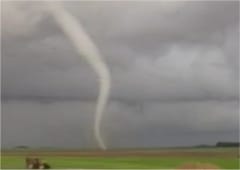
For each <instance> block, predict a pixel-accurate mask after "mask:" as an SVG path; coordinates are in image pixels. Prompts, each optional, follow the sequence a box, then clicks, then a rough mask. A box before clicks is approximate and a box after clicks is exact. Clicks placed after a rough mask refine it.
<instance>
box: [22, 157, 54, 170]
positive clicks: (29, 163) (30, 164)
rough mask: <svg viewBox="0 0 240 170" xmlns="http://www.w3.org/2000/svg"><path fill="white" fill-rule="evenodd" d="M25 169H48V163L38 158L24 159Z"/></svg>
mask: <svg viewBox="0 0 240 170" xmlns="http://www.w3.org/2000/svg"><path fill="white" fill-rule="evenodd" d="M25 162H26V169H50V168H51V167H50V165H49V164H48V163H46V162H41V160H40V159H39V158H29V157H27V158H26V159H25Z"/></svg>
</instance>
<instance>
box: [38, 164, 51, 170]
mask: <svg viewBox="0 0 240 170" xmlns="http://www.w3.org/2000/svg"><path fill="white" fill-rule="evenodd" d="M50 168H51V166H50V165H49V164H48V163H42V164H41V166H40V168H39V169H50Z"/></svg>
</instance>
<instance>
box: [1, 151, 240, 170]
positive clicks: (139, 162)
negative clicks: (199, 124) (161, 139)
mask: <svg viewBox="0 0 240 170" xmlns="http://www.w3.org/2000/svg"><path fill="white" fill-rule="evenodd" d="M26 156H36V157H39V158H41V159H43V160H46V161H47V162H48V163H49V164H50V165H51V166H52V168H54V169H62V168H72V169H74V168H76V169H77V168H79V169H80V168H93V169H94V168H99V169H105V168H106V169H108V168H109V169H114V168H119V169H121V168H122V169H128V168H129V169H131V168H132V169H134V168H135V169H143V168H149V169H151V168H155V169H156V168H158V169H164V168H165V169H174V168H176V167H178V166H179V165H181V164H183V163H186V162H188V163H210V164H214V165H217V166H218V167H220V168H222V169H239V153H238V148H209V149H201V148H198V149H197V148H195V149H160V150H115V151H105V152H101V151H70V150H64V151H63V150H62V151H57V150H55V151H53V150H50V151H47V150H25V151H18V150H8V151H2V157H1V161H2V167H1V168H2V169H20V168H24V161H25V157H26Z"/></svg>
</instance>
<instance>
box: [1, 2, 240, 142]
mask: <svg viewBox="0 0 240 170" xmlns="http://www.w3.org/2000/svg"><path fill="white" fill-rule="evenodd" d="M2 6H3V8H2V44H1V45H2V63H3V64H2V99H3V101H5V102H3V112H2V114H3V120H4V122H5V123H4V124H3V127H5V128H4V129H5V131H4V132H3V140H4V142H5V144H6V143H11V145H15V144H16V143H17V142H18V141H22V142H23V143H24V142H26V143H28V142H27V140H28V139H30V138H31V137H30V135H27V134H26V135H25V137H23V136H22V137H20V136H18V135H15V134H14V133H18V134H22V132H20V131H19V132H13V131H14V129H15V128H17V129H19V127H18V126H20V124H23V126H26V127H25V128H29V127H36V128H37V126H39V127H41V129H42V130H41V131H42V133H43V135H44V134H45V133H47V131H50V132H49V133H54V134H56V135H58V136H59V137H60V136H61V135H66V137H69V138H73V136H71V135H70V134H69V133H68V132H70V131H71V132H73V134H77V133H79V134H80V133H81V134H80V138H81V139H77V138H73V139H72V140H70V141H69V143H68V144H69V146H70V145H71V146H77V145H78V144H79V146H80V145H81V146H87V144H86V143H88V142H89V141H93V136H92V134H91V133H90V135H88V133H87V131H88V130H90V131H91V128H90V126H89V124H91V123H89V124H88V125H87V124H86V123H85V122H86V121H88V122H93V120H92V117H91V116H93V115H92V114H91V113H93V112H94V110H93V108H94V107H93V104H95V100H96V97H97V95H98V85H97V83H98V82H97V79H96V78H97V76H96V75H95V74H94V72H93V70H91V68H90V66H89V65H88V64H87V63H86V61H85V60H83V59H81V58H79V56H78V55H77V53H76V52H75V49H74V48H73V46H72V45H71V44H70V42H69V41H68V40H67V39H66V37H65V36H64V35H63V33H62V32H61V30H60V29H59V28H58V26H57V25H56V24H55V21H54V20H53V18H52V17H51V16H50V15H49V14H48V13H47V12H46V10H45V9H44V8H43V7H44V6H43V4H42V3H41V2H31V3H30V2H24V3H23V2H3V3H2ZM64 6H65V7H66V8H67V9H68V10H69V11H70V12H71V13H72V14H73V15H74V16H76V17H77V18H78V19H79V20H80V21H81V22H82V24H83V26H84V27H85V28H86V30H87V32H88V33H89V34H90V35H91V37H92V38H93V39H94V41H95V42H96V44H97V45H98V47H99V49H100V51H101V53H102V54H103V56H104V58H105V60H106V62H107V64H108V66H109V68H110V71H111V75H112V81H113V82H112V85H113V86H112V88H111V101H110V104H109V108H108V109H109V110H108V112H109V113H106V116H105V121H106V125H104V126H109V128H110V127H111V128H110V129H112V131H113V132H110V131H109V130H108V129H107V128H105V131H106V137H107V138H108V140H109V145H111V146H126V145H127V143H128V142H130V143H131V144H129V145H134V144H136V143H137V141H139V139H140V138H141V133H143V134H144V135H146V136H145V137H144V135H143V137H142V138H146V142H143V143H138V144H139V145H144V146H145V145H148V144H149V145H155V144H156V145H157V141H159V140H158V138H160V136H164V135H163V134H162V133H160V132H159V133H157V132H156V133H155V132H153V129H167V130H166V134H168V133H170V132H172V131H175V130H176V129H180V130H181V132H179V133H180V134H184V132H185V131H187V130H188V129H193V131H194V132H196V131H198V133H197V134H199V136H201V137H197V138H198V139H199V140H200V141H204V140H205V139H206V138H209V140H207V142H214V141H215V139H216V138H219V139H221V137H222V138H223V139H224V137H226V138H228V139H235V138H234V135H235V134H236V129H237V122H236V120H237V119H236V118H237V116H238V113H237V112H238V106H237V104H236V103H237V102H238V101H239V96H238V95H239V94H238V82H239V76H238V75H239V62H238V60H239V51H238V46H239V2H237V1H235V2H234V1H231V2H66V3H64ZM79 101H81V102H80V103H81V104H80V105H81V108H78V107H80V106H77V102H79ZM39 102H40V103H39ZM68 102H69V103H68ZM60 103H61V104H62V106H61V104H60ZM193 103H197V104H193ZM202 103H204V104H202ZM232 103H235V104H232ZM85 105H86V106H85ZM88 105H91V107H93V108H91V109H92V110H91V111H89V110H88V111H86V112H88V114H86V115H85V113H81V114H79V110H81V109H83V110H85V109H84V108H85V107H87V106H88ZM141 105H144V107H142V106H141ZM145 105H146V106H145ZM157 105H159V106H161V107H156V106H157ZM170 105H171V106H170ZM180 105H181V106H180ZM64 106H66V108H67V109H65V110H64V109H63V110H64V112H66V113H69V114H68V116H64V119H67V120H65V121H63V120H59V121H55V120H54V119H55V117H58V112H61V113H62V115H64V114H63V111H61V110H62V108H64ZM70 106H71V107H70ZM19 108H21V109H22V110H21V111H20V110H19ZM111 108H112V109H111ZM142 108H144V109H142ZM146 108H147V109H146ZM171 108H173V109H171ZM214 108H221V109H217V110H216V109H214ZM24 109H26V110H24ZM179 109H180V110H181V109H182V110H181V111H179ZM83 112H85V111H83ZM66 113H65V114H66ZM77 113H78V114H79V115H78V114H77ZM115 113H116V114H115ZM108 114H109V117H108V116H107V115H108ZM185 114H186V115H185ZM205 114H209V115H210V117H211V116H212V117H214V118H215V119H216V121H213V120H212V119H209V120H208V119H206V118H207V117H208V116H209V115H205ZM34 115H35V116H37V117H35V116H34ZM111 115H112V116H111ZM113 115H115V116H117V115H118V116H120V118H122V119H123V120H122V122H121V121H120V123H119V125H118V124H117V123H116V122H117V119H115V118H114V116H113ZM219 115H220V116H219ZM121 116H124V118H123V117H121ZM221 116H222V117H221ZM20 117H21V118H20ZM151 117H152V118H154V119H151V120H149V119H150V118H151ZM181 117H184V119H186V118H188V119H186V120H184V119H181ZM196 117H197V119H198V120H199V121H198V122H199V123H190V122H192V121H193V122H195V118H196ZM74 118H75V119H74ZM48 119H49V123H50V124H51V123H53V122H55V123H56V122H57V123H56V126H55V127H48V126H47V125H46V122H48V121H47V120H48ZM58 119H60V118H59V117H58ZM73 119H74V120H73ZM17 120H20V122H21V123H20V124H19V125H16V121H17ZM26 120H31V121H33V122H31V121H26ZM38 120H39V123H34V122H37V121H38ZM76 120H77V121H76ZM154 120H156V121H154ZM162 120H163V121H162ZM75 121H76V122H75ZM6 122H7V123H6ZM26 122H28V123H26ZM44 122H45V123H44ZM71 122H75V123H72V124H71ZM77 122H80V123H77ZM111 122H113V124H111ZM124 122H125V123H126V122H127V125H126V126H125V127H126V128H128V130H126V129H124V128H125V127H123V126H122V125H123V124H124ZM205 122H206V123H205ZM134 123H136V124H134ZM211 124H214V125H216V129H215V130H213V129H212V127H210V126H211ZM113 127H115V128H113ZM85 128H86V129H85ZM202 128H206V129H202ZM78 129H82V130H80V132H78ZM84 129H85V130H84ZM19 130H20V129H19ZM61 130H62V131H63V132H64V133H61ZM51 131H54V132H51ZM114 131H115V132H114ZM128 131H131V133H130V134H129V135H127V132H128ZM150 131H152V132H153V133H155V134H156V136H157V137H155V138H154V139H152V140H150V139H149V141H148V138H150V137H151V134H150V133H149V132H150ZM209 131H210V132H209ZM226 131H227V132H228V133H229V134H231V135H226ZM194 132H193V133H194ZM208 132H209V133H212V134H213V136H215V137H216V138H214V137H209V136H211V135H210V134H209V133H208ZM29 133H30V132H29ZM189 133H190V132H189ZM204 134H206V135H205V137H204ZM216 134H219V135H216ZM9 135H10V136H9ZM31 135H33V133H31ZM117 135H120V136H121V135H122V136H125V137H126V138H129V140H126V141H123V143H121V142H120V143H118V141H115V140H114V138H115V137H117ZM14 136H16V138H15V137H14ZM49 136H51V135H49ZM185 137H186V138H187V136H185ZM188 137H189V141H192V143H194V141H195V143H196V141H197V140H193V139H192V138H191V135H189V136H188ZM235 137H236V136H235ZM50 138H51V137H49V140H47V141H45V144H46V145H48V144H50V143H51V142H50V141H51V139H50ZM173 138H174V137H170V136H169V138H167V139H166V140H165V142H163V143H162V145H167V142H166V141H169V140H171V139H173ZM210 138H211V139H210ZM17 139H18V140H17ZM168 139H169V140H168ZM174 139H175V138H174ZM176 139H177V138H176ZM13 141H16V143H14V142H13ZM40 141H41V142H40ZM40 141H39V142H37V141H35V142H36V143H37V145H38V144H39V145H40V144H41V143H42V142H43V143H44V141H42V140H40ZM147 141H148V142H147ZM175 141H177V140H175ZM4 142H3V143H4ZM12 142H13V143H12ZM59 142H60V141H59ZM33 143H34V142H32V143H31V142H30V143H29V144H33ZM90 143H91V144H92V145H94V142H90ZM154 143H155V144H154ZM176 143H181V144H183V143H184V142H183V141H177V142H176ZM176 143H175V144H176ZM91 144H90V145H91ZM138 144H136V145H138ZM58 145H59V146H62V145H64V144H63V143H61V142H60V143H59V144H58ZM173 145H174V144H173Z"/></svg>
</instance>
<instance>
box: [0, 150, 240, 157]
mask: <svg viewBox="0 0 240 170" xmlns="http://www.w3.org/2000/svg"><path fill="white" fill-rule="evenodd" d="M2 154H3V155H8V156H11V155H13V156H17V155H19V156H20V155H23V156H27V155H28V156H69V157H74V156H77V157H125V156H144V157H146V156H149V157H154V156H155V157H162V156H163V157H166V156H170V157H172V156H177V157H179V156H184V157H186V156H189V157H229V158H233V157H235V158H238V157H239V153H238V151H237V150H234V151H224V152H223V151H222V152H219V151H184V150H161V151H127V150H124V151H38V152H37V151H29V152H27V151H24V152H4V153H2Z"/></svg>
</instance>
